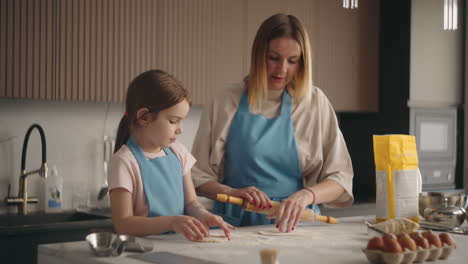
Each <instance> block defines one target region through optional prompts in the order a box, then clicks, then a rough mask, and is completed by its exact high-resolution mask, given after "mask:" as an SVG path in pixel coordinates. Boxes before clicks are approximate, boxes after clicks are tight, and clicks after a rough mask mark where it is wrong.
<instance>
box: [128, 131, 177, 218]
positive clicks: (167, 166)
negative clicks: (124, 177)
mask: <svg viewBox="0 0 468 264" xmlns="http://www.w3.org/2000/svg"><path fill="white" fill-rule="evenodd" d="M127 146H128V147H129V148H130V150H131V151H132V153H133V155H134V156H135V158H136V160H137V161H138V166H139V168H140V173H141V179H142V181H143V188H144V191H145V195H146V199H147V200H148V205H149V215H148V216H150V217H154V216H165V215H183V214H184V184H183V173H182V165H181V163H180V160H179V159H178V158H177V156H176V155H175V154H174V152H172V150H171V149H169V148H164V149H163V150H164V152H165V153H166V156H163V157H158V158H154V159H150V160H148V159H147V158H146V157H145V156H144V154H143V151H142V150H141V148H140V146H139V145H138V143H137V142H136V140H135V138H133V137H132V136H130V138H129V139H128V141H127Z"/></svg>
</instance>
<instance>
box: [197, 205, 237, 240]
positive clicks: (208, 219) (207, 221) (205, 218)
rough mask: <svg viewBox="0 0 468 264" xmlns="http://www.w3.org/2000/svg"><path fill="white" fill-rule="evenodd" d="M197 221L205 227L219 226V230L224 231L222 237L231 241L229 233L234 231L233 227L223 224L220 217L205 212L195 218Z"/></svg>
mask: <svg viewBox="0 0 468 264" xmlns="http://www.w3.org/2000/svg"><path fill="white" fill-rule="evenodd" d="M197 218H198V220H200V222H202V223H203V224H204V225H205V226H206V227H212V226H219V227H220V228H221V229H223V231H224V235H225V236H226V237H227V238H228V239H229V240H231V231H229V229H232V230H236V229H237V228H235V227H234V226H232V225H230V224H228V223H226V222H224V220H223V218H222V217H221V216H218V215H215V214H212V213H210V212H208V211H205V212H203V213H201V214H199V215H198V216H197Z"/></svg>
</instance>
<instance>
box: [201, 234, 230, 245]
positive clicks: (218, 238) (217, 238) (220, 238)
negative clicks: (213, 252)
mask: <svg viewBox="0 0 468 264" xmlns="http://www.w3.org/2000/svg"><path fill="white" fill-rule="evenodd" d="M226 241H228V239H227V237H226V236H224V235H211V236H207V237H205V238H203V239H202V240H197V242H200V243H223V242H226Z"/></svg>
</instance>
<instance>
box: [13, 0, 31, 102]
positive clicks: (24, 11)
mask: <svg viewBox="0 0 468 264" xmlns="http://www.w3.org/2000/svg"><path fill="white" fill-rule="evenodd" d="M18 1H19V2H20V4H21V8H20V18H19V19H20V25H19V35H20V36H19V43H18V44H19V55H20V56H19V57H17V59H18V61H19V66H18V68H19V72H18V74H17V76H16V77H17V80H18V88H19V91H18V95H17V96H18V97H21V98H27V92H26V91H27V87H26V85H27V84H26V79H27V74H28V73H27V71H26V70H27V65H28V62H27V56H28V7H29V6H28V5H29V3H28V2H29V1H28V0H18Z"/></svg>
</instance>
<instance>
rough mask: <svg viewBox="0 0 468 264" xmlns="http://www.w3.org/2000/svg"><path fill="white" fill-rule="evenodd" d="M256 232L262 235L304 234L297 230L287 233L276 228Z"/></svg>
mask: <svg viewBox="0 0 468 264" xmlns="http://www.w3.org/2000/svg"><path fill="white" fill-rule="evenodd" d="M257 234H260V235H264V236H284V237H303V236H305V234H304V233H302V232H299V231H291V232H289V233H287V232H280V231H279V230H278V229H272V230H261V231H258V232H257Z"/></svg>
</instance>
